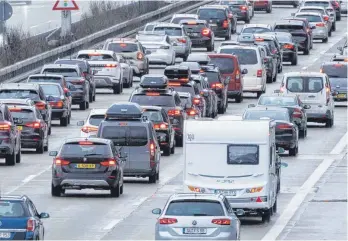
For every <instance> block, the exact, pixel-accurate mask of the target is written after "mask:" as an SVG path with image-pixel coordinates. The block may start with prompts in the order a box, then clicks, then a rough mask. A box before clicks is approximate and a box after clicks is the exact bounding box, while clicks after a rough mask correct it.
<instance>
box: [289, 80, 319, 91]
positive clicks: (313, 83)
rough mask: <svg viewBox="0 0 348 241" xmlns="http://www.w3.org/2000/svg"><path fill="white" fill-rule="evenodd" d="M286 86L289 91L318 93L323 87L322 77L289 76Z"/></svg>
mask: <svg viewBox="0 0 348 241" xmlns="http://www.w3.org/2000/svg"><path fill="white" fill-rule="evenodd" d="M286 88H287V89H288V90H289V91H290V92H294V93H296V92H305V93H307V92H310V93H318V92H320V91H321V90H322V89H323V88H324V85H323V79H322V78H320V77H300V76H299V77H289V78H288V79H287V84H286Z"/></svg>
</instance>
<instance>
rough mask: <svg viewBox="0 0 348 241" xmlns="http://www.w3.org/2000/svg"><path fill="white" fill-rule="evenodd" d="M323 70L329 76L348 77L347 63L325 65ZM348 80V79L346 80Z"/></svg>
mask: <svg viewBox="0 0 348 241" xmlns="http://www.w3.org/2000/svg"><path fill="white" fill-rule="evenodd" d="M322 70H323V72H324V73H325V74H327V75H328V76H329V77H334V78H347V72H348V69H347V65H346V64H332V65H324V66H323V67H322ZM346 81H348V80H346Z"/></svg>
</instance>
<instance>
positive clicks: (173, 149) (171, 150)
mask: <svg viewBox="0 0 348 241" xmlns="http://www.w3.org/2000/svg"><path fill="white" fill-rule="evenodd" d="M174 153H175V142H174V144H173V147H172V148H170V154H174Z"/></svg>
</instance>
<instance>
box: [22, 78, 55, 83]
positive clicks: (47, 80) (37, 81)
mask: <svg viewBox="0 0 348 241" xmlns="http://www.w3.org/2000/svg"><path fill="white" fill-rule="evenodd" d="M28 82H30V83H39V82H41V83H57V84H61V83H62V80H61V79H59V78H51V77H30V78H29V80H28Z"/></svg>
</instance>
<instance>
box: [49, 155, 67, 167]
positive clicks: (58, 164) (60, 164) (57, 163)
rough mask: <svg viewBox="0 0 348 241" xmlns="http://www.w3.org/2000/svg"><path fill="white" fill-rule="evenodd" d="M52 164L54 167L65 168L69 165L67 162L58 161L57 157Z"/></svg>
mask: <svg viewBox="0 0 348 241" xmlns="http://www.w3.org/2000/svg"><path fill="white" fill-rule="evenodd" d="M53 163H54V165H56V166H67V165H69V164H70V162H69V161H67V160H63V159H60V158H58V157H57V158H56V159H54V161H53Z"/></svg>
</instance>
